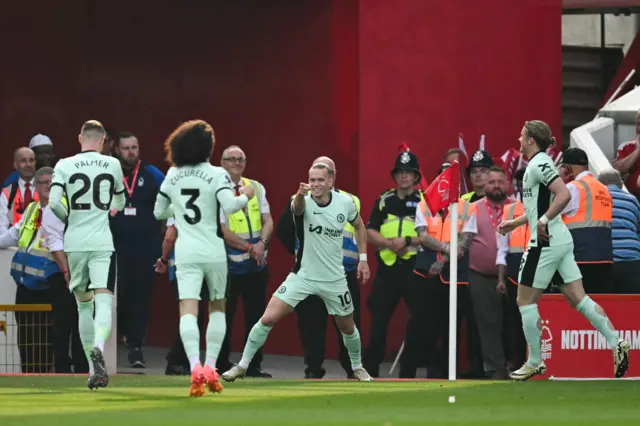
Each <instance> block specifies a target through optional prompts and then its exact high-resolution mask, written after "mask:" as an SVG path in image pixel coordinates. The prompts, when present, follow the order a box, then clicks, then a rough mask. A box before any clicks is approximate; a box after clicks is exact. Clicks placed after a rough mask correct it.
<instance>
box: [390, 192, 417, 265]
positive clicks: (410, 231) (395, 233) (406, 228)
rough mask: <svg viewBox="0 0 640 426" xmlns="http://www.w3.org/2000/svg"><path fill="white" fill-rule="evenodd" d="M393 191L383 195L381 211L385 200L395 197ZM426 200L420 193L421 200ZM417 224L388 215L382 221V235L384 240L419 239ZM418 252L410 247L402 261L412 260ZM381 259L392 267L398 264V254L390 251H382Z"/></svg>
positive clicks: (410, 219) (408, 219)
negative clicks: (391, 196) (399, 238)
mask: <svg viewBox="0 0 640 426" xmlns="http://www.w3.org/2000/svg"><path fill="white" fill-rule="evenodd" d="M392 191H393V190H392ZM392 191H389V192H387V193H385V194H382V196H381V197H380V204H379V206H380V210H381V211H382V209H383V208H384V200H385V198H386V197H388V196H390V195H395V194H394V193H393V192H392ZM423 199H424V197H423V195H422V192H420V200H421V201H422V200H423ZM415 227H416V223H415V219H412V218H411V217H409V216H403V217H400V216H395V215H392V214H389V215H387V217H386V218H385V219H384V220H383V221H382V226H381V227H380V235H382V236H383V237H384V238H397V237H417V236H418V234H417V233H416V229H415ZM417 252H418V249H417V248H416V247H413V246H409V247H408V250H407V252H406V253H405V254H403V255H402V256H400V259H404V260H407V259H410V258H411V256H415V255H416V253H417ZM379 254H380V259H381V260H382V262H383V263H384V264H385V265H387V266H391V265H393V264H394V263H396V254H395V253H394V252H393V251H392V250H390V249H383V250H380V253H379Z"/></svg>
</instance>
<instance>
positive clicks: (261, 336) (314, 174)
mask: <svg viewBox="0 0 640 426" xmlns="http://www.w3.org/2000/svg"><path fill="white" fill-rule="evenodd" d="M333 178H334V176H333V170H332V169H330V168H329V167H328V166H327V165H325V164H322V163H316V164H314V165H313V166H312V167H311V169H310V170H309V183H308V184H306V183H301V184H300V188H299V189H298V193H297V194H296V196H295V197H294V198H293V201H292V202H291V212H292V214H293V215H294V222H295V225H296V234H297V235H296V238H297V239H298V241H299V244H300V247H299V249H298V252H297V254H296V263H295V265H294V267H293V271H292V272H291V273H290V274H289V276H288V277H287V279H286V280H285V281H284V282H283V283H282V285H280V287H279V288H278V290H276V292H275V293H274V294H273V297H272V298H271V300H270V301H269V304H268V305H267V309H266V310H265V311H264V314H263V315H262V318H260V320H259V321H258V322H257V323H256V325H254V326H253V328H252V329H251V332H250V333H249V337H248V339H247V344H246V346H245V348H244V352H243V354H242V359H241V360H240V362H239V363H238V365H236V366H234V367H233V368H231V369H230V370H229V371H227V372H226V373H224V374H223V375H222V378H223V379H224V380H227V381H230V382H232V381H234V380H235V379H237V378H243V377H244V376H245V373H246V370H247V368H248V367H249V363H250V362H251V359H252V358H253V356H254V354H255V353H256V351H257V350H258V349H259V348H260V347H262V345H264V342H265V341H266V340H267V336H268V335H269V332H270V331H271V329H272V328H273V326H274V325H275V323H277V322H278V321H279V320H281V319H282V318H284V317H285V316H286V315H288V314H290V313H291V312H293V310H294V308H295V307H296V305H297V304H298V303H300V302H301V301H303V300H304V299H305V298H307V296H311V295H316V296H319V297H320V298H321V299H322V300H323V301H324V303H325V305H326V307H327V312H328V313H329V315H332V316H334V317H335V320H336V324H337V325H338V328H339V329H340V332H341V333H342V339H343V341H344V345H345V347H346V348H347V351H348V353H349V358H350V359H351V366H352V368H353V373H354V376H355V377H356V378H357V379H358V380H360V381H371V380H372V379H371V376H370V375H369V373H367V371H366V370H365V369H364V368H363V367H362V361H361V352H362V351H361V343H360V333H359V332H358V329H357V327H356V325H355V322H354V320H353V303H352V300H351V293H350V292H349V289H348V287H347V279H346V277H345V271H344V267H343V266H342V233H343V229H344V225H345V222H346V221H349V223H351V224H352V225H353V227H354V229H355V237H356V243H357V244H358V252H359V259H360V262H359V263H358V279H360V280H362V281H366V280H368V279H369V266H368V264H367V253H366V250H367V231H366V228H365V226H364V223H363V222H362V218H361V217H360V215H359V214H358V209H357V208H356V205H355V203H354V201H353V198H352V197H351V196H349V195H344V194H341V193H338V192H335V191H331V188H333ZM309 192H311V193H310V194H309Z"/></svg>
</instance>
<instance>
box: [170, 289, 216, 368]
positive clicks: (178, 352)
mask: <svg viewBox="0 0 640 426" xmlns="http://www.w3.org/2000/svg"><path fill="white" fill-rule="evenodd" d="M171 286H172V287H173V290H174V291H175V294H176V300H179V295H178V281H177V279H174V280H173V281H171ZM208 301H209V288H208V287H207V286H206V285H204V283H203V285H202V289H201V290H200V306H199V307H198V329H199V330H203V329H204V326H205V324H206V323H207V321H206V319H207V314H208V312H209V308H208ZM166 359H167V365H169V366H182V367H184V369H185V370H186V371H189V369H190V368H191V366H190V365H189V359H188V358H187V354H186V352H185V350H184V345H183V344H182V337H180V325H179V323H178V328H177V331H176V337H175V338H174V339H173V345H171V348H170V349H169V353H168V354H167V357H166Z"/></svg>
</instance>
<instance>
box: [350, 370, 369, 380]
mask: <svg viewBox="0 0 640 426" xmlns="http://www.w3.org/2000/svg"><path fill="white" fill-rule="evenodd" d="M353 375H354V376H355V377H356V379H358V381H360V382H373V377H371V376H370V375H369V373H367V370H365V369H364V368H358V369H357V370H355V371H354V372H353Z"/></svg>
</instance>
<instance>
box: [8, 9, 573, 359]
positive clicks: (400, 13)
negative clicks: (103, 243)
mask: <svg viewBox="0 0 640 426" xmlns="http://www.w3.org/2000/svg"><path fill="white" fill-rule="evenodd" d="M216 3H219V5H217V4H216ZM546 3H547V4H545V2H544V1H536V0H522V1H519V2H510V1H507V0H490V1H487V2H482V3H481V4H480V3H478V4H475V3H472V2H466V1H442V2H434V1H430V2H425V1H421V0H405V1H404V2H402V5H401V6H399V5H398V4H393V5H392V2H388V1H384V0H367V1H362V2H358V1H356V0H332V1H330V0H325V1H306V2H291V1H290V2H284V1H282V2H262V1H258V0H255V1H248V0H246V1H239V2H208V3H204V2H202V3H200V7H195V6H186V5H182V6H176V3H175V2H169V1H166V0H164V1H154V2H150V1H149V2H126V1H123V0H117V1H112V2H108V3H106V2H97V1H92V2H82V1H80V0H73V1H69V2H66V3H65V5H64V6H60V5H56V6H54V5H52V4H49V3H42V5H40V6H39V9H38V13H33V11H32V10H31V9H30V6H28V5H26V4H22V3H12V16H13V19H11V20H9V21H7V22H5V25H4V26H3V27H2V28H1V29H0V35H1V36H2V37H0V43H2V44H3V46H2V47H3V49H2V50H3V52H6V54H5V55H4V57H5V59H6V60H4V61H3V65H2V67H0V85H1V86H0V87H1V90H0V93H2V97H1V98H0V103H1V105H2V107H1V108H0V138H1V140H2V149H3V152H4V153H5V155H4V156H3V158H4V161H2V162H1V163H0V171H2V172H3V173H2V176H5V175H8V174H9V173H10V172H11V169H12V166H11V156H10V153H11V152H12V151H13V149H15V148H17V147H19V146H22V145H25V144H26V143H27V141H28V137H29V136H30V135H31V134H33V133H37V132H42V133H45V134H47V135H49V136H51V138H52V139H53V141H54V144H55V147H56V151H57V152H58V153H59V154H60V155H62V156H67V155H70V154H72V153H74V152H75V151H76V150H77V147H78V146H77V144H76V138H77V133H78V130H79V128H80V125H81V124H82V122H83V121H84V120H86V119H88V118H97V119H99V120H101V121H103V122H104V123H105V124H106V125H107V126H109V127H110V128H112V129H114V130H116V131H119V130H129V131H133V132H135V133H136V134H137V135H138V136H139V139H140V142H141V144H142V156H143V158H144V159H145V160H147V161H150V162H152V163H154V164H156V165H158V166H161V165H163V163H162V147H161V146H162V141H163V139H164V137H166V135H167V134H168V133H169V132H170V131H171V130H172V129H173V128H174V127H175V126H176V125H177V124H178V123H179V122H180V121H183V120H187V119H191V118H202V119H205V120H208V121H209V122H211V123H212V124H213V126H214V128H215V130H216V133H217V139H218V148H217V149H216V152H215V154H214V155H215V158H216V161H217V159H218V158H219V156H220V153H221V149H222V148H223V147H225V146H228V145H231V144H238V145H241V146H242V147H243V148H245V151H246V153H247V156H248V158H249V163H248V165H247V174H248V175H249V176H250V177H254V178H257V179H259V180H261V181H262V182H263V183H264V184H265V186H266V187H267V190H268V196H269V200H270V203H271V206H272V211H273V214H274V218H276V219H277V217H278V216H279V215H280V213H281V212H282V210H283V208H284V206H285V205H286V202H287V199H288V197H289V196H290V194H292V193H293V192H294V191H295V190H296V188H297V185H298V182H299V181H300V180H304V179H305V175H306V170H307V168H308V166H309V162H310V161H311V160H312V159H313V158H315V157H316V156H319V155H329V156H331V157H333V158H334V159H336V162H337V164H338V169H339V173H338V186H339V187H341V188H344V189H345V190H348V191H353V192H355V193H357V194H358V195H359V196H360V197H361V199H362V201H363V216H364V218H365V220H366V219H367V218H368V216H369V210H370V208H371V206H372V203H373V200H374V199H375V198H376V197H377V195H378V194H379V193H380V192H381V191H382V190H383V189H385V188H388V187H390V186H391V185H392V182H391V179H390V177H389V169H390V168H391V167H392V163H393V159H394V155H395V149H396V146H397V144H398V143H399V142H400V141H406V142H408V143H409V144H410V145H411V146H412V148H413V149H414V150H415V151H416V152H417V153H418V155H419V157H420V161H421V164H422V167H423V169H424V171H425V173H427V174H428V177H429V178H432V177H433V174H434V173H435V171H436V169H437V167H438V166H439V164H440V163H441V160H442V155H443V154H444V152H445V150H446V149H447V148H450V147H453V146H455V145H456V143H457V135H458V133H459V132H463V133H464V134H465V136H466V138H465V140H466V142H467V146H468V148H469V149H471V150H475V149H476V148H477V141H478V139H479V136H480V134H481V133H484V134H486V135H487V147H488V149H489V150H490V151H492V153H494V154H496V153H501V152H502V151H504V150H505V149H506V148H507V147H509V146H512V145H513V144H515V143H516V139H517V136H518V133H519V130H520V128H521V125H522V122H523V121H524V120H525V119H531V118H540V119H543V120H547V121H549V123H550V124H551V125H552V127H553V128H554V129H557V131H559V129H560V127H559V126H560V118H561V117H560V93H561V90H560V64H561V57H560V54H561V47H560V30H561V27H560V2H559V0H558V1H549V2H546ZM25 22H28V23H29V25H25V24H24V23H25ZM371 255H373V253H371ZM270 259H271V268H272V281H271V283H270V290H271V291H272V290H273V289H275V288H276V286H277V285H278V283H279V282H280V281H281V280H282V278H283V277H284V276H285V275H286V273H287V271H288V268H289V267H290V264H291V259H289V257H288V255H286V253H285V251H284V250H283V249H282V248H281V247H280V246H279V244H274V245H273V248H272V250H271V253H270ZM367 295H368V287H366V288H365V289H364V292H363V306H364V307H366V296H367ZM153 298H154V303H153V312H152V321H151V325H150V330H149V337H148V339H147V343H148V344H150V345H169V344H170V342H171V339H172V338H173V336H174V333H175V330H176V324H177V321H176V320H177V315H176V305H175V301H174V299H173V295H172V293H171V290H170V288H169V286H168V283H167V282H166V279H164V278H160V279H158V280H157V284H156V287H155V292H154V295H153ZM364 311H365V314H364V317H363V329H364V330H363V333H362V334H363V336H364V337H365V340H366V338H367V336H368V328H369V322H370V321H369V316H368V313H366V308H365V309H364ZM402 311H404V310H402ZM237 321H239V323H238V326H240V323H241V314H240V313H239V315H238V317H237ZM404 321H406V314H404V313H403V312H402V313H401V314H400V315H397V318H396V319H394V323H393V324H394V326H392V327H390V338H391V339H390V349H395V348H397V347H399V345H400V342H401V340H402V338H403V334H404V333H403V328H404V326H403V325H404ZM400 330H402V332H396V331H400ZM330 333H331V334H330V336H329V338H328V344H329V348H330V350H329V354H328V355H329V356H330V357H333V356H334V355H335V338H334V336H333V331H330ZM297 336H298V332H297V327H296V321H295V317H293V316H292V317H290V318H288V319H286V320H285V321H284V322H283V323H282V324H281V325H279V327H277V328H276V329H275V330H274V332H273V333H272V335H271V337H270V339H269V341H268V342H267V346H266V348H265V349H266V352H268V353H281V354H300V352H301V350H300V344H299V339H298V338H297ZM240 340H241V336H240V334H239V333H237V334H236V336H235V338H234V349H235V350H239V349H240V345H241V342H240Z"/></svg>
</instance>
